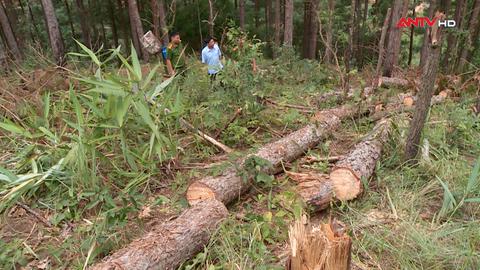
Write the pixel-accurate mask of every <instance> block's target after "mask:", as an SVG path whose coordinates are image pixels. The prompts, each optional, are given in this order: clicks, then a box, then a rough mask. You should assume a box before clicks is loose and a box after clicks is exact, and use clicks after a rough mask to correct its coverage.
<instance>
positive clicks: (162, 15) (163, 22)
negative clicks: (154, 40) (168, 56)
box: [158, 0, 169, 46]
mask: <svg viewBox="0 0 480 270" xmlns="http://www.w3.org/2000/svg"><path fill="white" fill-rule="evenodd" d="M158 8H159V12H158V14H159V15H160V30H161V34H162V36H161V37H159V38H160V40H162V41H163V45H164V46H167V44H168V42H169V40H168V27H167V13H166V10H165V1H164V0H160V2H159V5H158Z"/></svg>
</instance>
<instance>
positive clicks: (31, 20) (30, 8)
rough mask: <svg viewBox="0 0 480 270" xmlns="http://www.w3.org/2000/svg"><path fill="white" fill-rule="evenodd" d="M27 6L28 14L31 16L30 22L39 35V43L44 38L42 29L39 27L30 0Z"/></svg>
mask: <svg viewBox="0 0 480 270" xmlns="http://www.w3.org/2000/svg"><path fill="white" fill-rule="evenodd" d="M27 7H28V15H29V16H30V22H31V23H30V25H33V30H34V33H35V34H36V35H37V37H38V41H39V43H41V41H42V39H41V36H40V30H39V29H38V27H37V23H36V21H35V17H34V16H33V11H32V7H31V6H30V1H28V0H27ZM32 36H33V35H32Z"/></svg>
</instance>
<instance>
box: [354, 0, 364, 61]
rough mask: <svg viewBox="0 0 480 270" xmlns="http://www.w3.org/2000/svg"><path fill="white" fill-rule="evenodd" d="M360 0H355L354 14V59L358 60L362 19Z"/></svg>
mask: <svg viewBox="0 0 480 270" xmlns="http://www.w3.org/2000/svg"><path fill="white" fill-rule="evenodd" d="M361 7H362V6H361V3H360V0H356V1H355V12H354V16H353V20H354V23H353V36H352V60H355V62H358V59H359V48H360V20H361V18H362V13H361Z"/></svg>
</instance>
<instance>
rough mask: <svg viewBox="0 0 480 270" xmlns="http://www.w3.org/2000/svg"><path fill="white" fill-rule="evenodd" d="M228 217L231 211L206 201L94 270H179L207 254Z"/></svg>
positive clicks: (106, 260) (217, 202)
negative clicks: (179, 267)
mask: <svg viewBox="0 0 480 270" xmlns="http://www.w3.org/2000/svg"><path fill="white" fill-rule="evenodd" d="M227 215H228V210H227V209H226V208H225V206H224V205H223V204H222V203H221V202H219V201H217V200H205V201H202V202H200V203H198V204H197V205H195V206H193V207H191V208H189V209H187V210H185V211H184V212H183V213H182V214H181V215H180V216H179V217H178V218H176V219H175V220H172V221H170V222H167V223H164V224H161V225H157V226H156V227H154V228H153V229H152V230H151V231H150V232H149V233H147V234H145V235H144V236H142V237H140V238H138V239H136V240H134V241H133V242H131V243H130V244H129V245H128V246H126V247H125V248H123V249H120V250H118V251H117V252H115V253H113V254H112V255H110V256H108V257H106V258H105V259H104V260H103V261H102V262H100V263H98V264H97V265H95V266H93V267H91V268H90V269H91V270H120V269H129V270H135V269H177V267H178V266H180V265H181V264H182V263H183V262H184V261H186V260H188V259H190V258H191V257H193V256H194V255H195V254H197V253H198V252H200V251H202V250H203V248H204V247H205V246H206V245H207V244H208V241H209V238H210V236H211V234H212V233H213V232H214V231H215V229H216V228H217V225H218V224H219V223H220V222H221V221H222V220H223V219H224V218H226V217H227Z"/></svg>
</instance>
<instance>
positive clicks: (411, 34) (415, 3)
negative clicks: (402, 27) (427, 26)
mask: <svg viewBox="0 0 480 270" xmlns="http://www.w3.org/2000/svg"><path fill="white" fill-rule="evenodd" d="M416 6H417V1H416V0H415V1H413V8H412V17H413V18H415V7H416ZM414 33H415V28H414V27H413V25H412V26H411V27H410V45H409V47H408V66H410V65H411V64H412V57H413V35H414Z"/></svg>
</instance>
